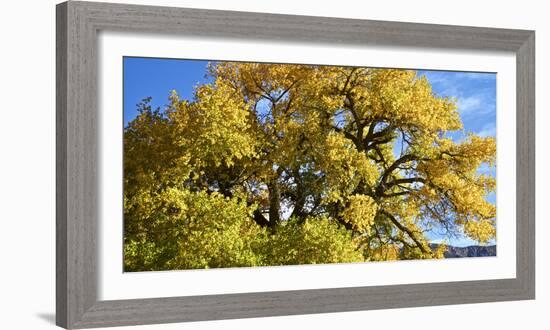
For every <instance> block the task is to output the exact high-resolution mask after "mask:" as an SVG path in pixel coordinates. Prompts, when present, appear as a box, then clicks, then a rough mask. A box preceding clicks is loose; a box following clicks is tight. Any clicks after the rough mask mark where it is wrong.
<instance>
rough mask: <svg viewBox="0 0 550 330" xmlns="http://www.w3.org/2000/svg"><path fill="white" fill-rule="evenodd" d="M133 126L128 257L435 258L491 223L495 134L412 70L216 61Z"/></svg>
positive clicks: (235, 262) (269, 261) (486, 235)
mask: <svg viewBox="0 0 550 330" xmlns="http://www.w3.org/2000/svg"><path fill="white" fill-rule="evenodd" d="M209 75H210V78H211V82H210V83H207V84H203V85H201V86H198V87H196V90H195V96H194V98H193V100H182V99H180V97H179V96H178V94H177V93H176V92H172V94H171V96H170V105H169V106H168V107H167V109H165V110H164V111H161V110H160V109H155V110H153V109H152V108H151V107H150V105H149V101H150V99H145V100H144V102H142V103H140V104H139V105H138V107H139V110H140V113H139V115H138V116H137V117H136V118H135V119H134V120H132V121H131V122H130V123H129V124H128V126H127V127H126V128H125V132H124V156H125V158H124V182H125V186H124V202H125V204H124V219H125V226H124V228H125V267H126V269H127V270H158V269H183V268H208V267H236V266H256V265H284V264H302V263H328V262H355V261H367V260H390V259H417V258H440V257H442V254H443V251H444V246H441V247H440V248H438V249H436V250H432V248H431V247H430V245H429V244H428V243H429V242H428V240H427V238H426V235H425V232H426V231H427V230H429V229H430V228H432V227H434V226H437V227H438V228H445V230H446V231H447V232H448V234H449V235H454V234H457V233H460V232H464V233H465V234H466V235H468V236H469V237H471V238H472V239H474V240H477V241H479V242H481V243H486V242H488V241H490V240H491V239H493V238H494V237H495V213H496V210H495V206H494V205H493V204H491V203H489V202H488V201H487V200H486V196H487V194H489V193H490V192H492V191H494V190H495V185H496V182H495V179H494V178H493V177H492V176H489V175H484V174H479V173H478V168H479V167H480V166H481V165H482V164H486V165H489V166H494V162H495V153H496V145H495V140H494V138H490V137H489V138H483V137H479V136H476V135H473V134H468V135H467V137H466V138H465V139H464V140H463V141H460V142H455V141H453V139H451V138H450V137H449V133H450V132H453V131H457V130H461V129H462V122H461V119H460V116H459V113H458V111H457V107H456V104H455V101H454V100H452V99H448V98H442V97H438V96H437V95H435V94H434V93H433V92H432V90H431V86H430V84H429V82H428V81H427V80H426V78H425V77H420V76H418V75H417V74H416V72H415V71H410V70H393V69H370V68H356V67H329V66H311V65H286V64H285V65H276V64H258V63H233V62H221V63H216V64H212V65H211V66H210V67H209Z"/></svg>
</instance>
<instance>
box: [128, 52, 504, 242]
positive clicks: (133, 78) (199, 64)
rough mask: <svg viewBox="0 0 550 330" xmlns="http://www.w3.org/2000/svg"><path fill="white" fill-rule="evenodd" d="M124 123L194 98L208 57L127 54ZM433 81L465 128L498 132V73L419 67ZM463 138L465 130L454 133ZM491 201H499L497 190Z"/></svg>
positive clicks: (437, 235)
mask: <svg viewBox="0 0 550 330" xmlns="http://www.w3.org/2000/svg"><path fill="white" fill-rule="evenodd" d="M123 61H124V74H123V79H124V125H126V124H127V123H128V121H129V120H131V119H132V118H134V117H135V116H136V115H137V110H136V104H137V103H139V102H140V101H141V100H142V99H143V98H145V97H149V96H150V97H152V102H151V105H152V106H153V107H155V108H156V107H160V108H161V109H162V108H164V106H165V105H166V104H168V96H169V95H170V91H171V90H177V91H178V94H179V95H180V97H181V98H186V99H191V98H192V97H193V87H194V86H196V85H198V84H201V83H204V82H206V81H207V79H206V77H205V73H206V66H207V65H208V61H200V60H181V59H157V58H136V57H124V59H123ZM418 74H419V75H424V76H426V78H427V79H428V80H429V81H430V83H431V84H432V88H433V91H434V93H436V94H437V95H440V96H448V97H455V98H456V99H457V104H458V110H459V112H460V116H461V118H462V121H463V123H464V131H465V132H473V133H476V134H478V135H481V136H496V78H497V77H496V74H494V73H475V72H450V71H429V70H418ZM452 137H453V139H455V140H456V141H459V140H461V139H463V138H464V132H456V133H453V134H452ZM480 172H485V173H490V174H492V175H495V171H494V169H488V168H481V169H480ZM488 200H489V201H491V202H492V203H495V196H494V194H493V195H491V196H489V198H488ZM428 235H429V237H430V239H432V240H433V241H440V240H443V239H445V236H444V235H442V234H441V233H439V231H438V230H437V229H436V230H434V231H433V232H430V233H429V234H428ZM447 242H448V243H449V244H450V245H454V246H467V245H472V244H476V243H475V242H474V241H471V240H469V239H467V238H464V237H458V238H452V239H448V240H447Z"/></svg>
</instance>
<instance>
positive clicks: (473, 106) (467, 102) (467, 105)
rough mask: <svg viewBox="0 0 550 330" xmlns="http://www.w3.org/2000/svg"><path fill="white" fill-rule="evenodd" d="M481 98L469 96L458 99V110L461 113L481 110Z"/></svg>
mask: <svg viewBox="0 0 550 330" xmlns="http://www.w3.org/2000/svg"><path fill="white" fill-rule="evenodd" d="M481 104H482V102H481V98H480V97H478V96H469V97H464V98H459V99H458V111H460V113H461V114H467V113H470V112H474V111H476V110H479V109H480V107H481Z"/></svg>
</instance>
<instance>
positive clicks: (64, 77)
mask: <svg viewBox="0 0 550 330" xmlns="http://www.w3.org/2000/svg"><path fill="white" fill-rule="evenodd" d="M103 30H109V31H129V32H140V33H155V34H181V35H193V36H199V37H202V36H204V37H206V36H213V37H223V38H246V39H262V40H271V41H282V42H286V43H292V42H297V43H331V44H355V45H366V44H371V45H391V46H403V47H407V46H415V47H428V48H446V49H453V50H456V51H461V50H464V49H466V50H470V51H472V50H473V51H476V50H478V51H493V50H496V51H513V52H515V53H516V56H517V235H516V236H517V271H516V272H517V277H516V279H503V280H489V281H467V282H449V283H429V284H408V285H392V286H378V287H356V288H336V289H319V290H298V291H283V292H281V291H278V292H264V293H243V294H226V295H209V296H192V297H175V298H155V299H135V300H118V301H98V300H97V292H98V282H97V278H98V276H97V272H96V268H97V265H98V260H97V240H98V237H97V235H98V232H97V224H98V216H99V214H98V210H99V209H98V206H99V205H98V200H99V199H98V196H99V194H100V193H101V189H102V187H99V186H98V177H97V164H98V155H99V153H98V141H99V128H98V126H97V125H98V110H97V97H98V96H97V83H98V82H97V54H96V48H97V33H98V32H99V31H103ZM534 38H535V37H534V32H533V31H523V30H507V29H493V28H477V27H463V26H446V25H431V24H413V23H399V22H382V21H369V20H355V19H341V18H322V17H306V16H291V15H274V14H259V13H243V12H228V11H214V10H201V9H183V8H167V7H151V6H137V5H121V4H106V3H92V2H73V1H71V2H67V3H62V4H60V5H58V7H57V119H56V123H57V133H56V134H57V138H56V139H57V140H56V141H57V147H56V148H57V149H56V152H57V163H56V164H57V165H56V166H57V169H56V171H57V179H56V187H57V203H56V208H57V228H56V234H57V249H56V257H57V266H56V276H57V280H56V285H57V288H56V299H57V308H56V310H57V315H56V320H57V324H58V325H60V326H62V327H65V328H87V327H102V326H117V325H137V324H147V323H167V322H181V321H199V320H214V319H230V318H246V317H259V316H274V315H292V314H305V313H327V312H341V311H355V310H365V309H381V308H399V307H414V306H429V305H445V304H460V303H479V302H490V301H505V300H520V299H533V298H534V295H535V250H534V246H535V241H534V239H535V215H534V211H535V204H534V203H535V184H534V180H535V161H534V157H535V154H534V153H535V117H534V115H535V109H534V105H535V94H534V91H535V87H534V81H535V78H534V74H535V58H534V56H535V55H534V54H535V52H534V45H535V39H534Z"/></svg>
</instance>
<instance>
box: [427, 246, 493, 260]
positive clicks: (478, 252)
mask: <svg viewBox="0 0 550 330" xmlns="http://www.w3.org/2000/svg"><path fill="white" fill-rule="evenodd" d="M438 246H439V244H430V247H431V248H432V249H435V248H437V247H438ZM444 255H445V258H467V257H494V256H496V255H497V247H496V245H487V246H483V245H471V246H465V247H459V246H450V245H448V246H447V251H446V252H445V253H444Z"/></svg>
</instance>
